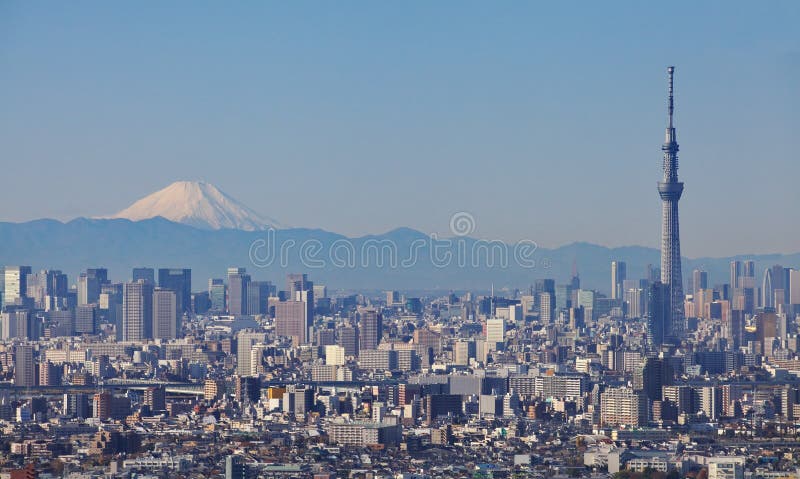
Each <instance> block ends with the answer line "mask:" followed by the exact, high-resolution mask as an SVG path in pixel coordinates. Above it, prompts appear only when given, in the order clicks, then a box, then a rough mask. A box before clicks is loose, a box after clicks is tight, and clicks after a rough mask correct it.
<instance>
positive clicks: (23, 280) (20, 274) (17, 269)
mask: <svg viewBox="0 0 800 479" xmlns="http://www.w3.org/2000/svg"><path fill="white" fill-rule="evenodd" d="M29 274H31V267H30V266H6V267H5V274H4V277H5V285H4V289H3V301H4V303H5V304H17V303H18V302H19V300H20V299H21V298H24V297H26V296H25V295H26V294H27V290H28V275H29Z"/></svg>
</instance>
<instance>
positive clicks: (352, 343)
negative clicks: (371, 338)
mask: <svg viewBox="0 0 800 479" xmlns="http://www.w3.org/2000/svg"><path fill="white" fill-rule="evenodd" d="M358 343H359V341H358V328H357V327H355V326H351V325H346V326H342V327H340V328H339V329H338V330H337V334H336V344H338V345H339V346H341V347H342V348H343V349H344V354H345V356H358Z"/></svg>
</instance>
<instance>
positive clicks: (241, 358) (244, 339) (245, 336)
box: [236, 330, 267, 377]
mask: <svg viewBox="0 0 800 479" xmlns="http://www.w3.org/2000/svg"><path fill="white" fill-rule="evenodd" d="M266 338H267V335H266V334H265V333H261V332H258V331H252V330H242V331H239V333H238V334H237V335H236V374H238V375H239V376H243V377H248V376H253V375H255V374H256V371H254V370H253V363H252V361H251V359H252V354H251V353H252V351H253V346H255V345H256V344H259V343H263V342H264V341H265V340H266Z"/></svg>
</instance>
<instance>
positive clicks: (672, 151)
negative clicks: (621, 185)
mask: <svg viewBox="0 0 800 479" xmlns="http://www.w3.org/2000/svg"><path fill="white" fill-rule="evenodd" d="M667 73H668V75H669V87H668V91H669V96H668V101H667V111H668V114H669V121H668V124H667V131H666V135H665V139H664V145H663V146H662V147H661V150H662V151H663V152H664V162H663V168H664V179H663V181H660V182H659V183H658V194H659V196H660V197H661V282H662V283H663V284H664V285H665V286H666V287H668V289H669V295H668V296H669V300H670V313H671V314H670V317H669V318H664V320H665V323H666V324H665V326H666V327H665V330H666V332H667V334H668V335H669V336H670V337H671V338H672V339H678V338H680V336H681V335H682V333H683V329H684V327H683V323H684V310H683V300H684V297H683V278H682V275H681V240H680V228H679V225H678V200H680V199H681V194H682V193H683V183H681V182H680V181H678V141H677V138H676V135H675V126H674V123H673V114H674V111H675V108H674V101H673V76H674V73H675V67H673V66H670V67H668V68H667Z"/></svg>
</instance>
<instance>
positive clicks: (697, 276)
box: [692, 269, 708, 295]
mask: <svg viewBox="0 0 800 479" xmlns="http://www.w3.org/2000/svg"><path fill="white" fill-rule="evenodd" d="M701 289H708V271H703V270H701V269H696V270H694V271H692V294H693V295H696V294H697V292H698V291H700V290H701Z"/></svg>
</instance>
